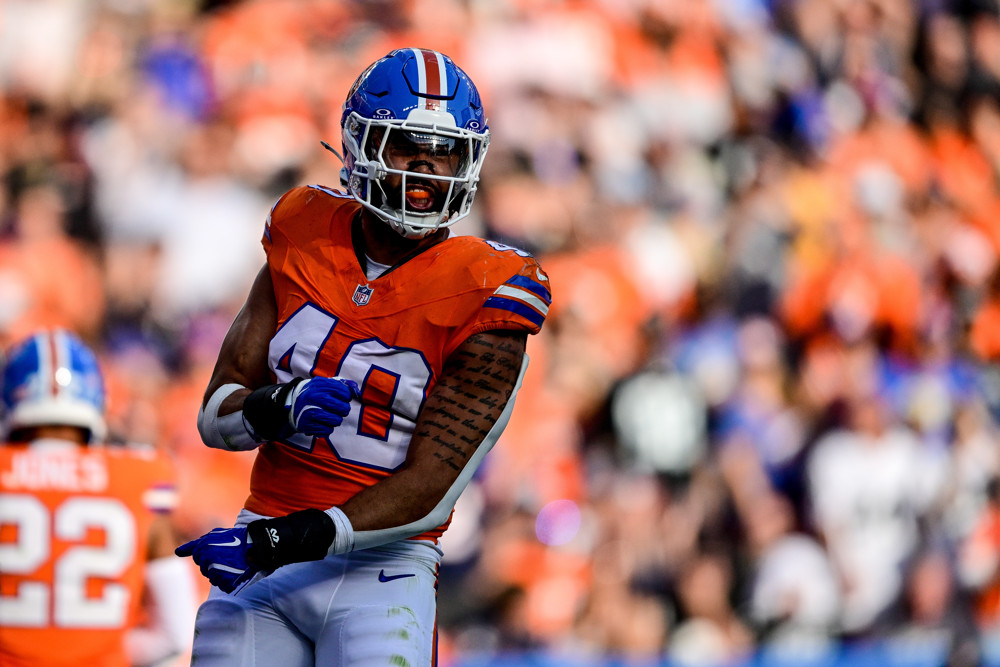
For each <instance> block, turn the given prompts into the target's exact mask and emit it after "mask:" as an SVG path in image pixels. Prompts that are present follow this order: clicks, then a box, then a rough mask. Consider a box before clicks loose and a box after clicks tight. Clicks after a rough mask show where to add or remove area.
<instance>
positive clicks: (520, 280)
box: [507, 276, 552, 305]
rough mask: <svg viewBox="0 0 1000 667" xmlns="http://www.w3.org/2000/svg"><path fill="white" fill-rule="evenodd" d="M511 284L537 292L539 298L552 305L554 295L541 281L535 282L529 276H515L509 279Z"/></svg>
mask: <svg viewBox="0 0 1000 667" xmlns="http://www.w3.org/2000/svg"><path fill="white" fill-rule="evenodd" d="M507 283H508V284H510V285H517V286H518V287H523V288H524V289H526V290H528V291H529V292H532V293H533V294H537V295H538V296H539V298H541V299H542V300H544V301H545V303H547V304H549V305H552V295H551V294H549V291H548V290H547V289H545V286H544V285H542V284H541V283H538V282H535V281H534V280H532V279H531V278H528V277H527V276H514V277H512V278H511V279H510V280H508V281H507Z"/></svg>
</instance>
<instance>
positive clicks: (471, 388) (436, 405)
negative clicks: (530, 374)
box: [415, 333, 525, 471]
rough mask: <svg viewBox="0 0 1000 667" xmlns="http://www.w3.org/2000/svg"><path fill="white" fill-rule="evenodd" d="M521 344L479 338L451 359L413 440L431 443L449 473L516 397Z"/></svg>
mask: <svg viewBox="0 0 1000 667" xmlns="http://www.w3.org/2000/svg"><path fill="white" fill-rule="evenodd" d="M524 344H525V340H524V336H519V335H510V334H506V335H505V334H500V335H497V334H496V333H493V334H479V335H475V336H472V337H470V338H469V339H468V340H467V341H466V342H465V343H464V344H462V346H461V347H459V348H458V350H456V352H455V353H454V354H453V355H452V356H451V358H449V360H448V363H447V364H446V365H445V368H444V371H443V372H442V375H441V380H440V381H439V383H438V387H437V388H436V389H435V393H434V402H433V404H428V406H427V408H426V409H425V412H426V414H425V415H424V416H423V419H421V422H420V428H419V429H418V431H417V432H416V433H415V435H416V436H417V437H423V438H427V439H429V440H430V441H431V442H434V443H435V444H436V445H437V449H436V451H435V452H434V457H435V458H436V459H438V460H439V461H441V462H442V463H443V464H444V465H446V466H448V467H449V468H451V469H452V470H455V471H458V470H461V469H462V468H463V467H464V466H465V464H466V462H468V460H469V457H471V456H472V454H473V453H474V452H475V451H476V448H477V447H478V446H479V443H481V442H482V441H483V439H484V438H485V437H486V434H487V433H489V431H490V429H491V428H492V427H493V425H494V424H495V423H496V421H497V419H499V417H500V413H501V412H502V411H503V408H504V406H506V405H507V401H508V399H510V396H511V394H512V393H513V391H514V384H515V383H516V382H517V376H518V373H519V371H520V369H521V359H522V357H523V356H524Z"/></svg>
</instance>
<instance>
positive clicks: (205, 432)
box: [198, 383, 260, 451]
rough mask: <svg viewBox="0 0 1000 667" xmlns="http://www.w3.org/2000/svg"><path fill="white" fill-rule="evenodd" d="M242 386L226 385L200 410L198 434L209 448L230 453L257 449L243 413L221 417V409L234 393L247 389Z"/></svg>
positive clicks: (216, 391) (237, 412)
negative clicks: (223, 403)
mask: <svg viewBox="0 0 1000 667" xmlns="http://www.w3.org/2000/svg"><path fill="white" fill-rule="evenodd" d="M245 388H246V387H244V386H243V385H240V384H235V383H234V384H224V385H222V386H221V387H219V388H218V389H216V390H215V393H213V394H212V396H211V398H209V399H208V402H207V403H206V404H205V405H204V407H202V408H201V409H200V410H198V433H199V434H200V435H201V440H202V442H204V443H205V444H206V445H208V446H209V447H214V448H215V449H227V450H230V451H246V450H249V449H256V448H257V446H258V445H260V442H258V441H257V440H256V439H255V438H254V437H253V436H252V435H251V434H250V431H249V430H248V429H247V427H246V424H245V423H244V421H243V411H242V410H237V411H236V412H233V413H231V414H228V415H223V416H222V417H220V416H219V407H220V406H221V405H222V402H223V401H225V400H226V399H227V398H229V396H230V395H232V393H233V392H235V391H237V390H239V389H245Z"/></svg>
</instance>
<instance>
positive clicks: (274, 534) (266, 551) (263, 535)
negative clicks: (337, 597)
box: [247, 509, 337, 571]
mask: <svg viewBox="0 0 1000 667" xmlns="http://www.w3.org/2000/svg"><path fill="white" fill-rule="evenodd" d="M247 534H248V535H249V536H250V540H251V541H252V542H253V544H252V545H251V546H250V548H249V549H248V550H247V561H248V562H249V563H250V564H252V565H253V566H255V567H257V568H258V569H261V570H268V571H270V570H274V569H276V568H279V567H281V566H282V565H288V564H289V563H304V562H305V561H310V560H322V559H323V558H324V557H326V553H327V551H328V550H329V548H330V545H331V544H333V539H334V537H336V535H337V529H336V528H335V527H334V525H333V519H331V518H330V516H329V515H328V514H327V513H326V512H324V511H322V510H317V509H307V510H301V511H298V512H292V513H291V514H289V515H288V516H281V517H278V518H276V519H260V520H258V521H253V522H251V523H250V525H249V526H247Z"/></svg>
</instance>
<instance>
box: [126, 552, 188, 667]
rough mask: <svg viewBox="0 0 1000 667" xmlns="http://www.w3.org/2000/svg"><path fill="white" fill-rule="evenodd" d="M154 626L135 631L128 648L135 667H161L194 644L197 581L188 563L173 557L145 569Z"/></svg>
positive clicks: (131, 632) (155, 561)
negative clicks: (195, 583) (156, 665)
mask: <svg viewBox="0 0 1000 667" xmlns="http://www.w3.org/2000/svg"><path fill="white" fill-rule="evenodd" d="M146 588H147V591H148V593H149V596H150V599H151V601H152V604H153V608H152V610H151V611H150V619H151V624H150V625H147V626H141V627H135V628H132V629H131V630H130V631H129V633H128V635H126V639H125V644H126V649H127V651H128V654H129V659H130V661H131V662H132V664H133V665H154V664H161V663H162V662H163V661H164V660H166V659H167V658H170V657H173V656H176V655H179V654H181V653H183V652H184V651H185V650H187V648H188V647H189V645H190V643H191V637H192V634H193V632H194V618H195V611H196V609H197V608H198V602H197V595H196V593H195V585H194V579H193V578H192V576H191V572H190V569H189V566H188V564H187V562H186V561H184V560H182V559H180V558H176V557H174V556H167V557H165V558H158V559H156V560H153V561H150V562H149V563H148V564H147V565H146Z"/></svg>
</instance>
